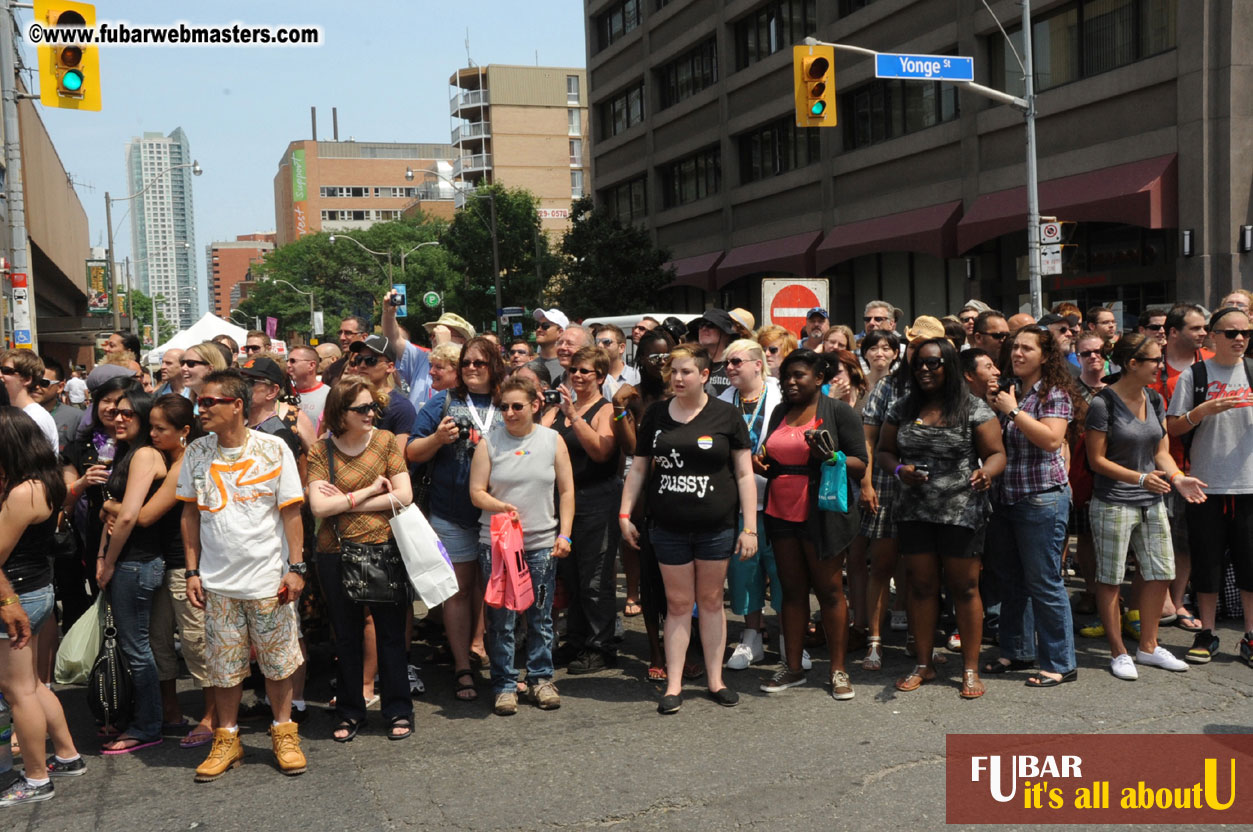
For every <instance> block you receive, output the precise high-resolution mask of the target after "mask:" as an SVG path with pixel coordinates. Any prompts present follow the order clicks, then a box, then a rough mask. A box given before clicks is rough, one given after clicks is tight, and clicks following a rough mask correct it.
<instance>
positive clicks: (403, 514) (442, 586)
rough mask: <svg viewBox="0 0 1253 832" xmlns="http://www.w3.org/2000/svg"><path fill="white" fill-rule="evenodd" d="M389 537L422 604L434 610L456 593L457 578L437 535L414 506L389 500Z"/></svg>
mask: <svg viewBox="0 0 1253 832" xmlns="http://www.w3.org/2000/svg"><path fill="white" fill-rule="evenodd" d="M387 522H388V523H390V524H391V527H392V536H393V537H394V538H395V539H396V546H397V547H398V548H399V549H400V556H401V558H402V559H403V560H404V562H405V571H406V572H407V573H408V574H409V583H411V584H413V588H414V589H415V590H416V591H417V593H418V597H420V598H421V599H422V603H424V604H426V606H427V607H428V608H429V607H437V606H439V605H440V604H442V603H444V602H445V601H447V600H448V599H449V598H451V597H453V596H454V595H456V594H457V575H456V573H455V572H453V568H452V561H451V560H449V558H448V552H447V551H446V550H445V549H444V544H443V543H442V542H440V539H439V535H437V534H436V533H435V530H434V529H432V528H431V524H430V523H428V522H427V520H426V518H425V517H423V516H422V511H421V510H420V509H419V508H418V507H417V506H416V505H410V506H403V507H402V506H401V505H400V503H398V502H396V500H395V499H394V498H393V499H392V516H391V517H390V518H389V519H388V521H387Z"/></svg>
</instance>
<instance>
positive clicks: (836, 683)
mask: <svg viewBox="0 0 1253 832" xmlns="http://www.w3.org/2000/svg"><path fill="white" fill-rule="evenodd" d="M855 695H856V694H854V693H853V683H852V682H850V681H849V680H848V674H847V673H845V672H844V671H843V670H837V671H835V672H833V673H832V674H831V698H832V699H834V700H836V701H837V702H844V701H846V700H848V699H852V698H853V697H854V696H855Z"/></svg>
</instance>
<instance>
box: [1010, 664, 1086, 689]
mask: <svg viewBox="0 0 1253 832" xmlns="http://www.w3.org/2000/svg"><path fill="white" fill-rule="evenodd" d="M1077 678H1079V669H1078V668H1075V667H1072V668H1071V669H1070V670H1067V671H1066V672H1065V673H1063V674H1062V677H1061V678H1060V679H1054V678H1053V677H1052V676H1045V675H1043V674H1040V673H1037V674H1036V675H1034V676H1028V677H1027V681H1026V682H1025V683H1024V684H1025V685H1026V686H1027V687H1029V688H1055V687H1057V686H1058V685H1064V684H1066V683H1067V682H1073V681H1074V680H1075V679H1077Z"/></svg>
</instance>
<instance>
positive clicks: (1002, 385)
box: [996, 376, 1022, 397]
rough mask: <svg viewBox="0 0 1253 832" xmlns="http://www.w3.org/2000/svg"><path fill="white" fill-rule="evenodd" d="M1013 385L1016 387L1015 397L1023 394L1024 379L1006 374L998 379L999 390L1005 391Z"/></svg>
mask: <svg viewBox="0 0 1253 832" xmlns="http://www.w3.org/2000/svg"><path fill="white" fill-rule="evenodd" d="M1011 387H1012V388H1013V389H1014V396H1015V397H1018V396H1021V395H1022V379H1020V378H1018V377H1016V376H1004V377H1002V378H998V379H997V380H996V389H997V390H1001V391H1005V390H1008V389H1010V388H1011Z"/></svg>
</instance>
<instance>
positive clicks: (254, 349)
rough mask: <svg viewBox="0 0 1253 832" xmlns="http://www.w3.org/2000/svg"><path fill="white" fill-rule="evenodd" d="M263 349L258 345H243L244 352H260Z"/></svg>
mask: <svg viewBox="0 0 1253 832" xmlns="http://www.w3.org/2000/svg"><path fill="white" fill-rule="evenodd" d="M263 349H265V348H264V347H262V346H261V345H260V344H244V352H261V350H263Z"/></svg>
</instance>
